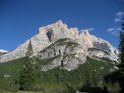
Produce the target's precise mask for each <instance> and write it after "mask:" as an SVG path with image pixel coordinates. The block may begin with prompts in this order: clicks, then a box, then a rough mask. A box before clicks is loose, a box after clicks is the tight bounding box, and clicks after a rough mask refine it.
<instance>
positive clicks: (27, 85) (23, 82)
mask: <svg viewBox="0 0 124 93" xmlns="http://www.w3.org/2000/svg"><path fill="white" fill-rule="evenodd" d="M32 53H33V50H32V44H31V41H29V45H28V48H27V53H26V56H27V60H26V62H25V64H24V65H23V68H22V70H21V71H20V77H19V84H20V90H31V88H32V86H33V82H34V77H33V70H34V65H33V64H32V59H31V58H30V56H31V55H32Z"/></svg>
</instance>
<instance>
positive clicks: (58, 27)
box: [0, 20, 119, 63]
mask: <svg viewBox="0 0 124 93" xmlns="http://www.w3.org/2000/svg"><path fill="white" fill-rule="evenodd" d="M79 32H80V31H79V30H78V28H68V26H67V25H66V24H64V23H63V22H62V21H61V20H59V21H57V22H56V23H53V24H51V25H47V26H44V27H40V28H39V33H38V34H37V35H35V36H33V37H32V38H30V39H29V40H27V41H26V42H25V43H23V44H21V45H20V46H19V47H18V48H17V49H15V50H14V51H12V52H9V53H6V54H4V55H1V56H0V62H7V61H10V60H14V59H18V58H22V57H25V56H26V53H27V51H28V50H27V47H28V45H29V41H31V44H32V48H33V54H32V55H33V56H38V55H40V54H41V55H42V53H40V52H41V51H42V50H44V49H45V48H47V47H49V46H51V45H52V44H55V45H56V42H57V41H59V40H60V39H68V40H65V41H64V42H72V43H75V44H76V45H77V46H76V47H74V48H75V51H72V50H71V49H66V48H65V46H66V44H65V45H63V46H56V47H57V48H58V50H57V51H56V52H58V51H59V48H60V50H62V49H65V50H66V51H70V53H71V52H73V53H74V54H77V55H76V56H79V54H81V56H83V55H85V58H84V57H83V58H84V59H83V62H85V61H86V60H85V59H86V57H87V56H90V57H94V58H98V59H109V60H111V61H115V62H119V61H118V50H117V49H116V48H114V47H113V46H112V45H111V44H110V43H109V42H108V41H105V40H103V39H101V38H98V37H96V36H94V35H91V34H90V33H89V31H88V30H84V31H83V32H81V33H79ZM57 48H56V49H57ZM61 48H62V49H61ZM49 50H50V51H51V52H52V53H53V52H54V49H49ZM47 51H48V50H47ZM63 51H64V50H63ZM78 52H80V53H78ZM73 53H72V54H73ZM66 54H68V53H66ZM62 55H64V54H62ZM50 56H53V55H50ZM76 56H75V57H76ZM46 57H48V56H46ZM53 57H55V56H53ZM79 57H80V56H79ZM79 57H78V58H79ZM48 58H49V57H48ZM67 59H68V58H67ZM79 59H80V58H79ZM75 60H76V59H75ZM81 60H82V59H81ZM78 63H80V62H78Z"/></svg>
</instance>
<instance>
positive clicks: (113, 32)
mask: <svg viewBox="0 0 124 93" xmlns="http://www.w3.org/2000/svg"><path fill="white" fill-rule="evenodd" d="M120 31H121V28H114V27H111V28H108V29H107V32H109V33H110V34H111V35H112V36H115V37H118V36H119V33H120Z"/></svg>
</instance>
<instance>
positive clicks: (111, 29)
mask: <svg viewBox="0 0 124 93" xmlns="http://www.w3.org/2000/svg"><path fill="white" fill-rule="evenodd" d="M113 30H115V28H108V29H107V32H111V31H113Z"/></svg>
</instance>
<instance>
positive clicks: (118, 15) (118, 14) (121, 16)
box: [114, 11, 124, 22]
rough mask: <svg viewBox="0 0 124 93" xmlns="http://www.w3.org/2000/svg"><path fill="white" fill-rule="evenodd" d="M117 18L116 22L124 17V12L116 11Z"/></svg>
mask: <svg viewBox="0 0 124 93" xmlns="http://www.w3.org/2000/svg"><path fill="white" fill-rule="evenodd" d="M116 15H117V18H115V19H114V22H121V18H124V12H122V11H120V12H117V13H116Z"/></svg>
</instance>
